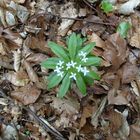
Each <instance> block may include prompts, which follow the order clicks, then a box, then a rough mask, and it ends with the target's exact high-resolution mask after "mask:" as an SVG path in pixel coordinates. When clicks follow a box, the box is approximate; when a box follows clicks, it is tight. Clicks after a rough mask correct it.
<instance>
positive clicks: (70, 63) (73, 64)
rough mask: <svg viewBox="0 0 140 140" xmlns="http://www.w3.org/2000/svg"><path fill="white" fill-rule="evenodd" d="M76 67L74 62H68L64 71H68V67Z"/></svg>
mask: <svg viewBox="0 0 140 140" xmlns="http://www.w3.org/2000/svg"><path fill="white" fill-rule="evenodd" d="M75 65H76V62H74V61H72V60H71V61H70V62H68V63H67V64H66V66H67V67H66V70H68V69H70V67H74V66H75Z"/></svg>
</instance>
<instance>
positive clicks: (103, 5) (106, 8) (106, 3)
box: [101, 0, 114, 14]
mask: <svg viewBox="0 0 140 140" xmlns="http://www.w3.org/2000/svg"><path fill="white" fill-rule="evenodd" d="M101 9H102V10H103V11H104V12H105V13H106V14H107V13H109V12H112V11H113V10H114V6H113V5H112V4H111V3H110V2H109V1H108V0H103V1H102V2H101Z"/></svg>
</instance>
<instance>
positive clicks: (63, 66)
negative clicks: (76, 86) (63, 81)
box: [54, 52, 89, 80]
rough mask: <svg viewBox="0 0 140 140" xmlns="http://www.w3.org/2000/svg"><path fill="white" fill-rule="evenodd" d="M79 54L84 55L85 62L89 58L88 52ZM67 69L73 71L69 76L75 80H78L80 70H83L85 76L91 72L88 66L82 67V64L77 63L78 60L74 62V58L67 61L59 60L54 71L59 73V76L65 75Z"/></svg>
mask: <svg viewBox="0 0 140 140" xmlns="http://www.w3.org/2000/svg"><path fill="white" fill-rule="evenodd" d="M79 56H82V57H83V58H82V61H83V62H85V60H87V59H88V58H86V53H83V52H81V53H80V54H79ZM65 71H67V72H68V71H72V72H70V76H69V78H72V79H74V80H76V74H77V73H79V72H82V73H83V75H84V76H86V75H87V73H88V72H89V70H88V69H87V67H82V66H81V65H79V64H77V62H74V61H73V60H71V61H70V62H67V63H65V62H64V61H61V60H59V62H58V63H57V65H56V67H55V69H54V72H56V73H57V75H58V76H61V77H63V76H64V72H65Z"/></svg>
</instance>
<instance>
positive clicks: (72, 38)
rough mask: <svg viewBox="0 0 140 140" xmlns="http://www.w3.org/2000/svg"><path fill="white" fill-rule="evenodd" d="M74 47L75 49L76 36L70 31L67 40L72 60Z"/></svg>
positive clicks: (74, 53) (74, 52)
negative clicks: (70, 33)
mask: <svg viewBox="0 0 140 140" xmlns="http://www.w3.org/2000/svg"><path fill="white" fill-rule="evenodd" d="M76 49H77V36H76V34H75V33H72V35H70V37H69V40H68V50H69V54H70V57H71V59H72V60H74V58H75V55H76Z"/></svg>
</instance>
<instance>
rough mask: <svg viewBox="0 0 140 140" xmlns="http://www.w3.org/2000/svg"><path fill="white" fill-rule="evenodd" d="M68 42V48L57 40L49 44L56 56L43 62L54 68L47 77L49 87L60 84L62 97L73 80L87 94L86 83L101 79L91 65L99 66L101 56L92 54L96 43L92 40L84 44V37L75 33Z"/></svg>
mask: <svg viewBox="0 0 140 140" xmlns="http://www.w3.org/2000/svg"><path fill="white" fill-rule="evenodd" d="M66 43H67V48H64V47H63V46H60V45H58V44H56V43H55V42H52V41H49V42H48V46H49V47H50V48H51V50H52V51H53V53H55V55H56V56H55V57H51V58H48V59H47V60H46V61H44V62H42V63H41V65H42V66H43V67H45V68H47V69H52V70H53V71H52V73H51V74H50V76H49V77H48V78H47V80H48V82H47V83H48V86H47V87H48V89H51V88H53V87H55V86H58V85H60V89H59V91H58V94H57V96H58V97H61V98H62V97H64V96H65V94H66V93H67V91H68V90H69V88H70V87H71V86H70V85H71V82H74V83H75V84H76V85H77V88H78V89H79V91H80V92H81V93H82V94H83V95H86V84H91V83H93V81H94V80H99V79H100V77H99V75H98V74H97V73H96V72H94V71H93V70H92V69H91V66H99V65H100V61H101V59H100V58H99V57H96V56H93V55H92V54H91V51H92V50H93V48H94V47H95V43H94V42H91V43H89V44H86V45H85V46H83V45H84V39H82V38H81V37H80V36H79V35H76V34H75V33H72V34H71V35H70V36H69V38H67V42H66ZM71 79H73V80H71Z"/></svg>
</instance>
